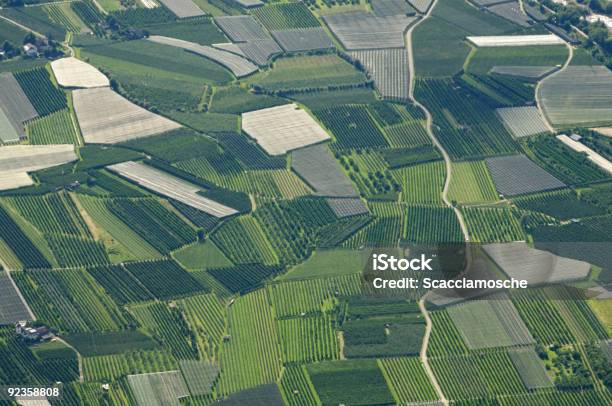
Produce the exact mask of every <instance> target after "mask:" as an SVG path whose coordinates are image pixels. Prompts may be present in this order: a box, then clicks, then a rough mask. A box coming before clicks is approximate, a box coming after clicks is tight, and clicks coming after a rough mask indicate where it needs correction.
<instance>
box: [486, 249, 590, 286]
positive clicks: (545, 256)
mask: <svg viewBox="0 0 612 406" xmlns="http://www.w3.org/2000/svg"><path fill="white" fill-rule="evenodd" d="M484 249H485V251H486V252H487V254H488V255H489V256H490V257H491V258H492V259H493V261H495V263H496V264H497V265H498V266H499V267H500V268H501V269H502V270H503V271H504V272H505V273H506V274H507V275H508V276H510V277H512V278H516V279H526V280H528V281H529V283H532V284H536V283H544V282H549V283H554V282H560V281H564V280H573V279H582V278H585V277H586V276H587V275H588V274H589V271H590V269H591V265H590V264H588V263H587V262H583V261H577V260H575V259H570V258H563V257H559V256H557V255H554V254H551V253H550V252H548V251H543V250H538V249H535V248H531V247H529V246H528V245H527V243H525V242H512V243H508V244H491V245H485V246H484Z"/></svg>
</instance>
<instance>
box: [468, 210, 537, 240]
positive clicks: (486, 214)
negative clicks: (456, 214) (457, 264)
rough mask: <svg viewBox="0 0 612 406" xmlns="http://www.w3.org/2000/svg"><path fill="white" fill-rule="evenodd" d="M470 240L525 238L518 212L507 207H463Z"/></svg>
mask: <svg viewBox="0 0 612 406" xmlns="http://www.w3.org/2000/svg"><path fill="white" fill-rule="evenodd" d="M461 211H462V213H463V215H464V216H465V222H466V226H467V228H468V231H469V233H470V241H474V242H483V243H486V242H511V241H522V240H524V239H525V234H524V232H523V228H522V227H521V222H520V214H519V213H518V212H517V211H516V210H513V209H511V208H508V207H464V208H462V209H461Z"/></svg>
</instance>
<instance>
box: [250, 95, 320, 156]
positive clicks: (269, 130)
mask: <svg viewBox="0 0 612 406" xmlns="http://www.w3.org/2000/svg"><path fill="white" fill-rule="evenodd" d="M242 129H243V130H244V132H246V133H247V134H248V135H249V136H251V137H252V138H254V139H255V140H256V141H257V143H258V144H259V145H261V147H262V148H263V149H264V150H265V151H266V152H267V153H268V154H270V155H282V154H285V153H286V152H287V151H290V150H292V149H296V148H300V147H304V146H307V145H311V144H316V143H318V142H321V141H325V140H327V139H329V135H327V133H326V132H325V130H323V128H321V126H320V125H319V124H318V123H317V122H316V121H315V120H314V119H313V118H312V117H310V115H309V114H308V113H307V112H306V111H305V110H302V109H300V108H299V107H298V106H297V105H296V104H293V103H292V104H287V105H284V106H278V107H271V108H268V109H263V110H256V111H252V112H249V113H243V114H242Z"/></svg>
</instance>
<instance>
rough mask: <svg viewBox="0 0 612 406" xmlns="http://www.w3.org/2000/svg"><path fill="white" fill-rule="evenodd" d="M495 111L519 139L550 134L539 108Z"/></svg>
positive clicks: (513, 108)
mask: <svg viewBox="0 0 612 406" xmlns="http://www.w3.org/2000/svg"><path fill="white" fill-rule="evenodd" d="M495 111H496V112H497V114H499V116H500V117H501V119H502V121H503V122H504V124H505V125H506V127H507V128H508V130H510V132H511V133H512V135H514V136H515V137H517V138H520V137H527V136H529V135H534V134H540V133H545V132H548V127H547V126H546V124H545V123H544V120H543V119H542V116H540V112H539V111H538V108H537V107H534V106H530V107H505V108H501V109H496V110H495Z"/></svg>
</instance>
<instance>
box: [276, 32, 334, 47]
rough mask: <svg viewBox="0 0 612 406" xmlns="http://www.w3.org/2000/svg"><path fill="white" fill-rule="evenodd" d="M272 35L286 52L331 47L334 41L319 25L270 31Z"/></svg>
mask: <svg viewBox="0 0 612 406" xmlns="http://www.w3.org/2000/svg"><path fill="white" fill-rule="evenodd" d="M271 33H272V36H273V37H274V39H275V40H276V42H278V43H279V44H280V46H281V47H282V48H283V50H285V51H286V52H298V51H313V50H317V49H326V48H332V47H333V46H334V43H333V42H332V40H331V38H329V36H328V35H327V33H326V32H325V30H324V29H323V28H321V27H312V28H295V29H288V30H282V31H272V32H271Z"/></svg>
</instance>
